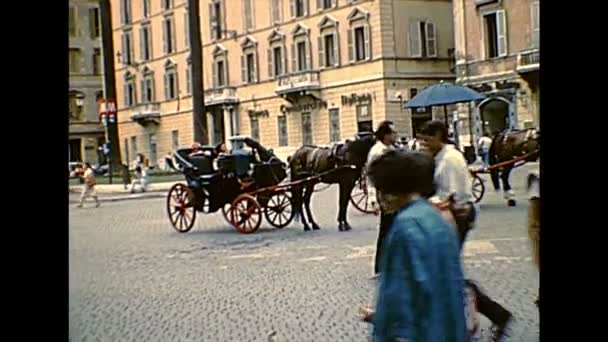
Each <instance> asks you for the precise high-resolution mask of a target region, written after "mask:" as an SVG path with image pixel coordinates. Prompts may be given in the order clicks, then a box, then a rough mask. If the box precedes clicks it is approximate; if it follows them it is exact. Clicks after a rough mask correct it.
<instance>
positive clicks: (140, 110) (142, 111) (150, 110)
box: [131, 102, 160, 115]
mask: <svg viewBox="0 0 608 342" xmlns="http://www.w3.org/2000/svg"><path fill="white" fill-rule="evenodd" d="M131 112H132V114H135V115H146V114H157V113H158V114H160V103H158V102H149V103H141V104H138V105H137V106H133V107H131Z"/></svg>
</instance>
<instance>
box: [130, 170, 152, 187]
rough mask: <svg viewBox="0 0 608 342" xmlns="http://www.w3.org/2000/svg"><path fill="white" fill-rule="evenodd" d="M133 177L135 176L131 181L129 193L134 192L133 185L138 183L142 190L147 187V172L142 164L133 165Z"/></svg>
mask: <svg viewBox="0 0 608 342" xmlns="http://www.w3.org/2000/svg"><path fill="white" fill-rule="evenodd" d="M135 177H137V178H136V179H135V180H133V182H132V183H131V193H135V186H136V185H139V186H140V187H141V191H142V192H146V190H147V189H148V173H147V171H146V167H145V166H144V165H141V166H136V167H135Z"/></svg>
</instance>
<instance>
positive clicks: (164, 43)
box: [163, 19, 169, 54]
mask: <svg viewBox="0 0 608 342" xmlns="http://www.w3.org/2000/svg"><path fill="white" fill-rule="evenodd" d="M167 34H168V33H167V19H164V20H163V53H164V54H167V53H168V52H169V48H168V45H167Z"/></svg>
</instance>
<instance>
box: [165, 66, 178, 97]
mask: <svg viewBox="0 0 608 342" xmlns="http://www.w3.org/2000/svg"><path fill="white" fill-rule="evenodd" d="M175 98H177V67H176V66H171V67H168V68H167V69H166V70H165V100H173V99H175Z"/></svg>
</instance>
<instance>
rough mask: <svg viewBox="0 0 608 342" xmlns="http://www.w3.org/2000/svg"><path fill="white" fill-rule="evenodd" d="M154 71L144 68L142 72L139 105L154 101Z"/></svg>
mask: <svg viewBox="0 0 608 342" xmlns="http://www.w3.org/2000/svg"><path fill="white" fill-rule="evenodd" d="M154 89H155V88H154V71H152V70H151V69H149V68H148V67H145V68H144V70H143V72H142V80H141V103H151V102H154V101H155V98H156V96H155V92H154Z"/></svg>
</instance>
